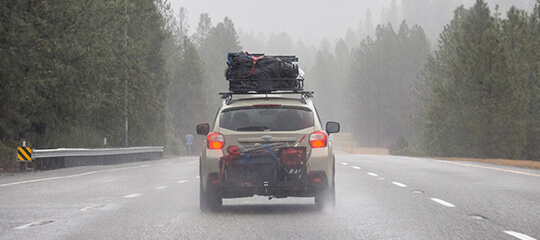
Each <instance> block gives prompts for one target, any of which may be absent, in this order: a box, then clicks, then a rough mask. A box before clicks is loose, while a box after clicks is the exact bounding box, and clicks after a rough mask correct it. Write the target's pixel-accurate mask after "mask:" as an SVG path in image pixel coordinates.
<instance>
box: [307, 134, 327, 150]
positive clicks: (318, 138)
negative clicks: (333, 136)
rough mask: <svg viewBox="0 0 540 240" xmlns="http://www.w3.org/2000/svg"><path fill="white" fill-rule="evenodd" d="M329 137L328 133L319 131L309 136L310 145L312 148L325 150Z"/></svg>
mask: <svg viewBox="0 0 540 240" xmlns="http://www.w3.org/2000/svg"><path fill="white" fill-rule="evenodd" d="M326 143H327V137H326V133H324V132H323V131H317V132H314V133H312V134H311V135H309V145H311V147H312V148H323V147H326Z"/></svg>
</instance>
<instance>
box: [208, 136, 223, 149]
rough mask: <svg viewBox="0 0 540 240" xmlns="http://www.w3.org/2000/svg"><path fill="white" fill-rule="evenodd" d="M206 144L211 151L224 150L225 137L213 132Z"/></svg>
mask: <svg viewBox="0 0 540 240" xmlns="http://www.w3.org/2000/svg"><path fill="white" fill-rule="evenodd" d="M206 142H207V144H208V148H209V149H222V148H223V146H225V137H224V136H223V135H222V134H220V133H216V132H212V133H210V134H208V136H207V137H206Z"/></svg>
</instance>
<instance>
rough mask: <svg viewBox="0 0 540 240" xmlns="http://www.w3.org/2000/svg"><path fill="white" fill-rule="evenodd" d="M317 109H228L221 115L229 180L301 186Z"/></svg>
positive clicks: (225, 167)
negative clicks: (314, 112) (314, 110)
mask: <svg viewBox="0 0 540 240" xmlns="http://www.w3.org/2000/svg"><path fill="white" fill-rule="evenodd" d="M313 119H314V117H313V112H312V111H311V110H310V109H309V108H305V107H291V106H289V107H287V106H281V105H264V106H250V107H238V108H232V109H227V110H226V111H223V112H222V113H221V114H220V116H219V126H220V129H219V132H220V133H221V134H223V136H224V138H225V147H224V153H225V154H226V155H225V157H224V159H225V161H224V163H223V164H222V165H221V166H222V171H223V173H224V174H223V178H224V180H225V182H227V183H230V184H233V185H237V186H238V185H241V186H243V187H251V186H255V187H262V186H266V187H272V186H277V187H279V186H290V185H298V184H299V182H301V181H303V179H304V178H305V177H306V172H307V166H306V161H307V155H308V153H307V151H308V149H309V148H310V147H309V135H310V134H311V133H312V132H313V131H314V124H313V123H314V120H313Z"/></svg>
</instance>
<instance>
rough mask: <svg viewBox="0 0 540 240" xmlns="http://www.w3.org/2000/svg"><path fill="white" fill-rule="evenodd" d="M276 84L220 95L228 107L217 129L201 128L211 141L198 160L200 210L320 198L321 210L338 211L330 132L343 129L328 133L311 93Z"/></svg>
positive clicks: (216, 122)
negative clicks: (255, 200)
mask: <svg viewBox="0 0 540 240" xmlns="http://www.w3.org/2000/svg"><path fill="white" fill-rule="evenodd" d="M244 80H245V79H244ZM259 80H260V79H249V80H247V81H259ZM299 80H302V81H303V79H299ZM229 81H231V80H229ZM271 81H272V82H273V83H274V84H265V86H266V87H264V88H262V89H259V88H256V89H254V88H253V87H250V88H249V89H242V88H241V87H240V88H238V86H239V85H238V82H236V83H231V85H230V86H231V88H230V90H231V92H228V93H222V94H221V95H222V98H223V99H224V100H223V104H222V106H221V107H219V110H218V112H217V115H216V117H215V120H214V122H213V125H212V126H210V124H208V123H201V124H198V125H197V133H198V134H200V135H205V136H206V141H205V146H204V149H203V151H202V154H201V156H200V207H201V210H203V211H208V210H216V209H218V208H219V207H220V206H221V205H222V203H223V201H222V199H223V198H240V197H252V196H254V195H260V196H268V197H269V198H270V199H271V198H274V197H275V198H285V197H314V198H315V203H316V204H317V205H318V206H319V207H321V208H324V207H333V206H335V181H334V173H335V157H334V153H333V148H332V143H331V141H330V140H329V134H332V133H337V132H339V130H340V125H339V123H337V122H328V123H326V126H325V127H323V125H322V123H321V122H320V118H319V115H318V113H317V111H316V108H315V106H314V104H313V102H312V100H311V97H312V92H308V91H303V90H302V89H298V86H299V85H298V84H293V85H294V86H295V87H294V88H291V90H286V89H283V86H292V85H291V84H290V81H291V79H272V80H271ZM276 81H277V82H279V81H289V82H287V83H284V84H280V83H278V84H275V83H276ZM240 85H242V84H240ZM248 85H249V86H253V85H252V84H251V85H250V84H247V85H246V86H248ZM233 86H234V91H233V89H232V87H233ZM261 86H262V85H261ZM276 86H279V90H275V88H274V87H276ZM301 86H303V85H301Z"/></svg>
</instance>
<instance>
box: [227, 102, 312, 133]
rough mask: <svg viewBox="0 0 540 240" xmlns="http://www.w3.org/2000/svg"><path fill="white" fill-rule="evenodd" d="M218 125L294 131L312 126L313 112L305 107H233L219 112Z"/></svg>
mask: <svg viewBox="0 0 540 240" xmlns="http://www.w3.org/2000/svg"><path fill="white" fill-rule="evenodd" d="M219 119H220V120H219V126H220V127H222V128H226V129H230V130H234V131H246V132H247V131H296V130H300V129H304V128H308V127H313V112H312V111H311V110H309V109H306V108H294V107H285V106H279V107H259V108H253V107H249V108H234V109H227V110H225V111H223V112H221V115H220V118H219Z"/></svg>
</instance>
